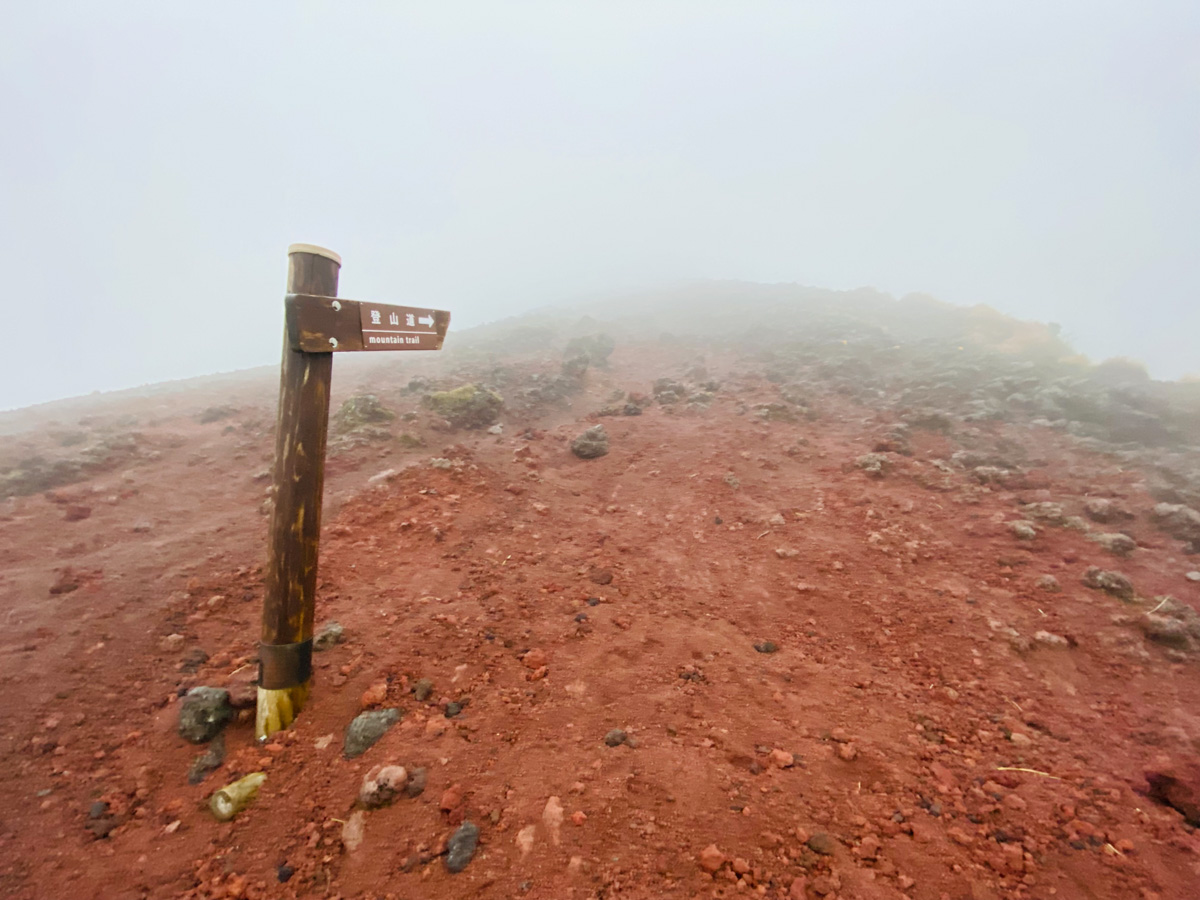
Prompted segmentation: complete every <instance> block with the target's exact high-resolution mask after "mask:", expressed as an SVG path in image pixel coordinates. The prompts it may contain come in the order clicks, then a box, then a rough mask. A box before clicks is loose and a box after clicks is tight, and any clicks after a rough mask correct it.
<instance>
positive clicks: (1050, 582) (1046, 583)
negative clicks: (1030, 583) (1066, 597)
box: [1037, 575, 1062, 594]
mask: <svg viewBox="0 0 1200 900" xmlns="http://www.w3.org/2000/svg"><path fill="white" fill-rule="evenodd" d="M1037 586H1038V587H1039V588H1041V589H1042V590H1043V591H1049V592H1050V593H1052V594H1056V593H1058V592H1059V591H1061V590H1062V585H1061V584H1059V583H1058V579H1057V578H1055V577H1054V576H1053V575H1043V576H1042V577H1041V578H1039V579H1038V580H1037Z"/></svg>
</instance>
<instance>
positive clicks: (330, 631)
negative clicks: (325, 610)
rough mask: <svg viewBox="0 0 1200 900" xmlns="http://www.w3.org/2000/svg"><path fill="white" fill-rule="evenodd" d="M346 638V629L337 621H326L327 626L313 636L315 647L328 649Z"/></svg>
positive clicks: (315, 648)
mask: <svg viewBox="0 0 1200 900" xmlns="http://www.w3.org/2000/svg"><path fill="white" fill-rule="evenodd" d="M345 640H346V629H345V628H343V627H342V626H341V625H340V624H338V623H337V622H326V623H325V627H324V628H322V629H321V630H320V631H319V632H317V636H316V637H315V638H313V649H314V650H317V651H320V650H328V649H329V648H330V647H333V646H335V645H336V644H340V643H342V642H343V641H345Z"/></svg>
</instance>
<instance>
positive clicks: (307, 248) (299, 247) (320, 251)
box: [288, 244, 342, 266]
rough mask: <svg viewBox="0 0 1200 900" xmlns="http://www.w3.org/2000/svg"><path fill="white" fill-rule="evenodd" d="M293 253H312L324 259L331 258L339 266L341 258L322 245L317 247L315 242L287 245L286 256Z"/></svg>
mask: <svg viewBox="0 0 1200 900" xmlns="http://www.w3.org/2000/svg"><path fill="white" fill-rule="evenodd" d="M293 253H312V254H313V255H315V256H323V257H325V258H326V259H332V260H333V261H334V262H335V263H337V264H338V265H339V266H340V265H341V264H342V258H341V257H340V256H338V255H337V254H336V253H334V252H333V251H332V250H326V249H325V248H324V247H318V246H317V245H316V244H292V245H291V246H290V247H288V256H291V255H292V254H293Z"/></svg>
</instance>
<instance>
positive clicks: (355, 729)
mask: <svg viewBox="0 0 1200 900" xmlns="http://www.w3.org/2000/svg"><path fill="white" fill-rule="evenodd" d="M399 721H400V710H398V709H373V710H369V711H368V712H365V713H360V714H359V715H357V716H355V717H354V721H352V722H351V723H350V724H349V725H348V726H347V727H346V738H345V740H344V741H343V742H342V753H343V755H344V756H345V757H346V759H354V757H356V756H362V755H363V754H364V753H366V752H367V750H368V749H369V748H370V747H371V746H372V745H373V744H374V743H375V742H376V741H378V740H379V739H380V738H381V737H383V736H384V735H385V734H387V730H388V729H389V728H391V727H392V726H393V725H395V724H396V723H397V722H399Z"/></svg>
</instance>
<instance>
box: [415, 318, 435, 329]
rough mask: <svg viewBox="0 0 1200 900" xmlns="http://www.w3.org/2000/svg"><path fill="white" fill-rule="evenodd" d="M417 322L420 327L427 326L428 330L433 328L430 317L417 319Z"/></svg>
mask: <svg viewBox="0 0 1200 900" xmlns="http://www.w3.org/2000/svg"><path fill="white" fill-rule="evenodd" d="M417 322H418V323H419V324H421V325H428V326H429V327H430V328H432V327H433V316H432V315H429V316H421V317H420V318H419V319H417Z"/></svg>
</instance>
